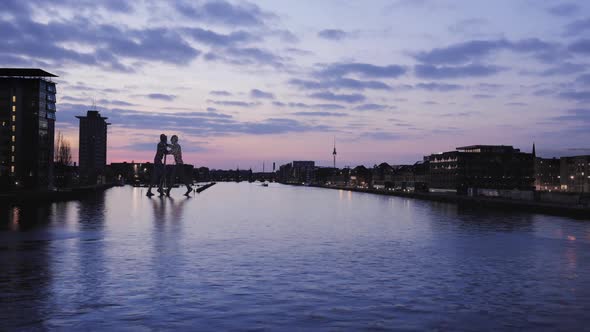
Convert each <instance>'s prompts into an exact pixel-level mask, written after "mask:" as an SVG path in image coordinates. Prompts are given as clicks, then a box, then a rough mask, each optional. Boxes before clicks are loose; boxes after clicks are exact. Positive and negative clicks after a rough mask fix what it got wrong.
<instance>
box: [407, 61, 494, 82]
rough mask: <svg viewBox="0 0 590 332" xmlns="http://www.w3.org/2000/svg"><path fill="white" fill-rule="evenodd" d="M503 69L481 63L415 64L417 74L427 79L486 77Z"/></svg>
mask: <svg viewBox="0 0 590 332" xmlns="http://www.w3.org/2000/svg"><path fill="white" fill-rule="evenodd" d="M503 70H505V69H504V68H502V67H498V66H492V65H479V64H468V65H465V66H433V65H416V66H414V73H415V75H416V76H418V77H420V78H427V79H446V78H466V77H486V76H491V75H495V74H497V73H499V72H501V71H503Z"/></svg>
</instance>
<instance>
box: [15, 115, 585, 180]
mask: <svg viewBox="0 0 590 332" xmlns="http://www.w3.org/2000/svg"><path fill="white" fill-rule="evenodd" d="M15 131H16V126H15V125H12V132H15ZM582 175H584V174H582Z"/></svg>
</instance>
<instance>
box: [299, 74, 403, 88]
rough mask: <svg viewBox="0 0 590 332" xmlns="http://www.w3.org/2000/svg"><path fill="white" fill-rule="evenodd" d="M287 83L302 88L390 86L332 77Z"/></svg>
mask: <svg viewBox="0 0 590 332" xmlns="http://www.w3.org/2000/svg"><path fill="white" fill-rule="evenodd" d="M289 84H291V85H294V86H296V87H298V88H300V89H304V90H325V89H334V90H340V89H350V90H365V89H371V90H390V89H391V87H390V86H389V85H387V84H386V83H383V82H379V81H360V80H356V79H352V78H342V77H338V78H332V79H325V80H321V81H310V80H301V79H291V80H289Z"/></svg>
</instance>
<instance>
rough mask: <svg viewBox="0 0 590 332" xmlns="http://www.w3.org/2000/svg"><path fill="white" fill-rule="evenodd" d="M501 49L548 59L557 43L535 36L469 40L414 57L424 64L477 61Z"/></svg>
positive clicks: (557, 49) (556, 50)
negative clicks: (514, 39)
mask: <svg viewBox="0 0 590 332" xmlns="http://www.w3.org/2000/svg"><path fill="white" fill-rule="evenodd" d="M501 50H509V51H512V52H516V53H530V54H533V55H535V56H537V57H538V58H539V59H548V58H551V57H552V56H554V53H556V52H558V51H559V45H557V44H551V43H547V42H544V41H542V40H540V39H537V38H530V39H523V40H519V41H515V42H513V41H509V40H506V39H496V40H470V41H466V42H462V43H457V44H452V45H449V46H447V47H442V48H434V49H432V50H430V51H425V52H418V53H416V54H415V55H414V58H415V59H416V60H418V61H419V62H422V63H425V64H436V65H443V64H446V65H449V64H455V65H456V64H465V63H468V62H473V61H479V60H481V59H482V58H485V57H488V56H490V55H492V54H493V53H495V52H497V51H501Z"/></svg>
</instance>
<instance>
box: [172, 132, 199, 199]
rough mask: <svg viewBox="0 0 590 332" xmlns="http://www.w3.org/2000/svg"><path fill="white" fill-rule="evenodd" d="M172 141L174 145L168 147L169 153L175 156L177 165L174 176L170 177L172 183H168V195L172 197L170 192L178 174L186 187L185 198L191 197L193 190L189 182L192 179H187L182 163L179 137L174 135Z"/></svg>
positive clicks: (174, 168) (173, 169) (173, 170)
mask: <svg viewBox="0 0 590 332" xmlns="http://www.w3.org/2000/svg"><path fill="white" fill-rule="evenodd" d="M170 141H171V143H172V144H169V145H168V146H169V147H170V150H169V153H170V154H171V155H172V156H174V163H175V165H174V167H173V168H172V174H171V175H170V182H169V183H168V189H167V190H166V195H168V196H170V191H171V190H172V186H173V185H174V181H175V180H176V175H177V174H178V178H179V180H180V181H181V182H182V183H183V184H184V185H185V186H186V193H184V196H187V197H190V195H189V194H190V193H191V192H192V191H193V188H192V187H191V184H192V183H191V182H192V181H189V178H190V177H187V176H186V174H185V168H184V162H183V161H182V149H181V148H180V144H178V136H176V135H173V136H172V138H171V139H170Z"/></svg>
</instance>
